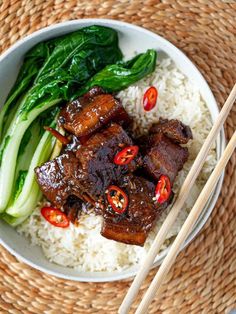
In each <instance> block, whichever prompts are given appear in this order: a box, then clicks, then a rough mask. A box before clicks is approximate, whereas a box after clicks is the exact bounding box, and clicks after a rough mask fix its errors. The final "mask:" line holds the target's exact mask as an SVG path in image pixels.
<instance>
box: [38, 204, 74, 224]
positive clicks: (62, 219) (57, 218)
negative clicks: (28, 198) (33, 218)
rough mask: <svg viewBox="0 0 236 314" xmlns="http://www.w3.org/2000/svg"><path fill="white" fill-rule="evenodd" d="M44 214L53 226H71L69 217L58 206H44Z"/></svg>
mask: <svg viewBox="0 0 236 314" xmlns="http://www.w3.org/2000/svg"><path fill="white" fill-rule="evenodd" d="M41 214H42V216H43V217H44V218H45V219H46V220H47V221H48V222H49V223H50V224H51V225H53V226H55V227H59V228H67V227H69V224H70V222H69V219H68V218H67V216H66V214H65V213H63V212H62V211H60V210H59V209H57V208H53V207H43V208H42V209H41Z"/></svg>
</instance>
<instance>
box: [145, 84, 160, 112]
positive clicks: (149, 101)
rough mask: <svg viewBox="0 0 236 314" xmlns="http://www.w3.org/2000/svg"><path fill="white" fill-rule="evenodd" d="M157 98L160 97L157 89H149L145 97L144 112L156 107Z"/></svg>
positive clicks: (152, 87)
mask: <svg viewBox="0 0 236 314" xmlns="http://www.w3.org/2000/svg"><path fill="white" fill-rule="evenodd" d="M157 97H158V91H157V89H156V87H154V86H151V87H149V88H148V89H147V90H146V92H145V94H144V96H143V107H144V110H146V111H150V110H152V109H153V108H154V107H155V105H156V102H157Z"/></svg>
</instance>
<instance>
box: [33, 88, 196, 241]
mask: <svg viewBox="0 0 236 314" xmlns="http://www.w3.org/2000/svg"><path fill="white" fill-rule="evenodd" d="M59 121H60V125H61V126H63V127H64V128H65V130H66V131H68V132H69V133H72V136H71V143H70V144H69V145H67V146H66V147H64V149H63V151H62V154H61V155H60V156H58V157H57V158H55V159H54V160H51V161H49V162H47V163H45V164H43V165H42V166H40V167H37V168H36V169H35V173H36V179H37V181H38V184H39V186H40V188H41V190H42V192H43V194H44V195H45V197H46V198H47V199H48V200H49V201H50V202H51V203H52V204H53V205H54V206H56V207H58V208H60V209H61V210H63V211H64V212H65V213H66V215H67V216H68V218H69V219H70V220H71V221H72V222H76V221H77V220H78V219H79V218H78V216H79V214H80V208H81V207H82V205H81V204H82V202H85V203H87V204H90V205H92V206H93V208H94V211H95V213H97V214H99V215H102V216H103V224H102V229H101V234H102V235H103V236H104V237H106V238H108V239H112V240H115V241H119V242H123V243H127V244H134V245H141V246H142V245H144V243H145V240H146V238H147V236H148V233H149V231H150V230H151V229H152V228H153V226H154V225H155V223H156V221H157V219H158V218H159V217H160V215H161V213H162V211H163V210H164V209H165V208H166V207H167V206H168V204H169V202H170V201H171V198H170V199H169V200H167V201H166V202H165V203H164V204H161V205H160V204H158V203H157V201H156V199H155V186H156V183H157V181H158V180H159V178H160V176H161V175H163V174H164V175H167V176H168V177H169V179H170V182H171V185H173V183H174V180H175V178H176V176H177V175H178V172H179V171H180V170H181V169H182V168H183V165H184V163H185V162H186V161H187V159H188V149H187V148H186V147H182V146H181V145H180V144H186V143H187V142H188V141H189V140H190V139H191V138H192V132H191V129H190V128H189V127H188V126H186V125H184V124H183V123H182V122H180V121H178V120H167V119H162V118H160V121H159V122H158V123H156V124H154V125H153V126H152V127H151V128H150V132H149V135H148V136H144V137H142V139H141V145H139V147H140V150H139V154H138V156H136V157H135V159H134V160H132V161H131V162H130V163H129V164H128V165H122V166H120V165H116V164H115V163H114V157H115V155H116V154H117V153H118V152H119V151H121V150H122V149H123V148H125V147H127V146H132V145H137V144H138V143H139V142H140V141H138V139H136V140H135V139H132V138H131V137H130V136H129V135H128V133H127V132H126V131H127V130H125V129H126V128H127V127H129V123H131V119H130V118H129V116H128V114H127V113H126V111H125V109H124V108H123V106H122V104H121V102H120V101H119V100H118V99H116V98H115V97H113V95H110V94H105V93H104V92H103V91H102V89H101V88H99V87H95V88H93V89H91V90H90V91H89V92H88V93H87V94H85V95H84V96H83V97H80V98H79V99H77V100H75V101H73V102H71V103H69V104H67V105H66V106H65V107H64V108H63V109H62V111H61V114H60V118H59ZM110 185H116V186H118V187H119V188H121V189H122V190H123V191H124V192H125V193H126V195H127V197H128V201H129V203H128V207H127V209H126V211H125V213H123V214H121V215H119V214H117V213H115V212H114V211H113V210H112V208H111V206H110V205H109V204H108V202H107V196H106V192H107V188H108V187H109V186H110Z"/></svg>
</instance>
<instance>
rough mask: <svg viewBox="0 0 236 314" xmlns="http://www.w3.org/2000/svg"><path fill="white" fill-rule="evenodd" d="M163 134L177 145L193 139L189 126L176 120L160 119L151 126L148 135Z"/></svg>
mask: <svg viewBox="0 0 236 314" xmlns="http://www.w3.org/2000/svg"><path fill="white" fill-rule="evenodd" d="M156 133H163V134H164V135H165V136H166V137H168V138H169V139H171V140H172V141H173V142H175V143H178V144H187V143H188V141H189V140H190V139H192V138H193V135H192V131H191V129H190V127H189V126H187V125H185V124H184V123H182V122H181V121H179V120H176V119H171V120H168V119H162V118H160V120H159V122H158V123H155V124H153V125H152V127H151V128H150V130H149V134H156Z"/></svg>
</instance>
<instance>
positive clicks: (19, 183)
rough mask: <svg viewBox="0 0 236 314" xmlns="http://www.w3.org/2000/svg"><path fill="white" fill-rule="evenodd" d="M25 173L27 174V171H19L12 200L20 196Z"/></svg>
mask: <svg viewBox="0 0 236 314" xmlns="http://www.w3.org/2000/svg"><path fill="white" fill-rule="evenodd" d="M27 173H28V171H27V170H20V171H19V174H18V178H17V179H16V184H15V188H14V193H13V195H14V200H16V199H17V198H18V196H19V195H20V193H21V191H22V188H23V186H24V183H25V178H26V176H27Z"/></svg>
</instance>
